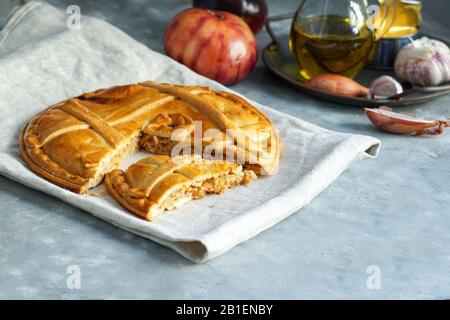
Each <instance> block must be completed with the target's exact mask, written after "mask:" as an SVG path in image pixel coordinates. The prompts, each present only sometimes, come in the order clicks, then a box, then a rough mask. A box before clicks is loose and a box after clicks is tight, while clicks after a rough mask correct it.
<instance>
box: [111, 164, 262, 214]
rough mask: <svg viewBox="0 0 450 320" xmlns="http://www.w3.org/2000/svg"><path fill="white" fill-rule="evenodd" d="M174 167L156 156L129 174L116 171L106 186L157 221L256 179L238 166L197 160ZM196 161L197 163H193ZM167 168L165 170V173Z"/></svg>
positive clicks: (126, 203)
mask: <svg viewBox="0 0 450 320" xmlns="http://www.w3.org/2000/svg"><path fill="white" fill-rule="evenodd" d="M185 159H189V160H184V162H183V163H182V164H175V165H171V162H173V160H172V159H170V158H169V157H167V156H152V157H148V158H145V159H143V160H141V161H139V162H137V163H135V164H133V165H131V166H130V167H129V168H128V169H127V171H126V172H124V171H122V170H114V171H112V172H110V173H108V174H107V175H106V179H105V183H106V186H107V188H108V190H109V192H110V193H111V194H112V195H113V197H114V198H115V199H116V200H117V201H118V202H119V203H120V204H121V205H123V206H124V207H126V208H127V209H128V210H130V211H132V212H134V213H135V214H137V215H138V216H140V217H142V218H144V219H147V220H153V219H154V218H155V217H156V216H158V215H159V214H161V213H162V212H164V211H166V210H174V209H176V208H179V207H181V206H182V205H184V204H185V203H186V202H188V201H190V200H193V199H194V200H195V199H200V198H203V197H204V196H205V195H206V194H208V193H210V194H211V193H214V194H219V193H223V192H225V191H226V190H227V189H229V188H233V187H236V186H238V185H240V184H243V185H248V184H250V183H251V182H252V181H253V180H255V179H256V175H255V173H254V172H253V171H249V170H243V169H242V166H241V165H239V164H234V163H217V162H214V161H208V160H202V159H198V158H197V157H192V158H190V157H189V158H185ZM192 159H195V160H192ZM161 168H163V170H161Z"/></svg>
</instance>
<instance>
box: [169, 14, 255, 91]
mask: <svg viewBox="0 0 450 320" xmlns="http://www.w3.org/2000/svg"><path fill="white" fill-rule="evenodd" d="M164 48H165V51H166V53H167V55H169V56H170V57H172V58H173V59H175V60H177V61H179V62H181V63H183V64H184V65H186V66H188V67H189V68H191V69H192V70H194V71H195V72H197V73H199V74H201V75H203V76H205V77H208V78H210V79H213V80H216V81H219V82H220V83H222V84H225V85H231V84H234V83H236V82H238V81H240V80H242V79H244V78H245V77H247V76H248V75H249V74H250V72H251V71H252V70H253V68H254V66H255V64H256V61H257V59H258V47H257V45H256V39H255V36H254V35H253V32H252V31H251V30H250V28H249V27H248V25H247V24H246V23H245V22H244V21H243V20H242V19H241V18H239V17H238V16H236V15H234V14H232V13H229V12H225V11H212V10H206V9H201V8H191V9H187V10H185V11H183V12H181V13H179V14H178V15H176V16H175V17H174V18H173V19H172V20H171V21H170V22H169V24H168V25H167V28H166V32H165V39H164Z"/></svg>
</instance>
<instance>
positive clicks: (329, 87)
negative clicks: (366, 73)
mask: <svg viewBox="0 0 450 320" xmlns="http://www.w3.org/2000/svg"><path fill="white" fill-rule="evenodd" d="M307 83H308V85H310V86H311V87H313V88H315V89H319V90H323V91H326V92H329V93H332V94H338V95H343V96H348V97H360V96H367V94H368V93H369V89H368V88H366V87H364V86H362V85H360V84H359V83H358V82H356V81H354V80H352V79H350V78H347V77H344V76H340V75H337V74H320V75H317V76H315V77H313V78H312V79H311V80H309V81H308V82H307Z"/></svg>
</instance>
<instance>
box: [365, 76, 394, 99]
mask: <svg viewBox="0 0 450 320" xmlns="http://www.w3.org/2000/svg"><path fill="white" fill-rule="evenodd" d="M400 93H403V87H402V85H401V84H400V83H399V82H398V81H397V80H395V79H394V78H392V77H389V76H382V77H379V78H376V79H375V80H373V81H372V83H371V85H370V88H369V94H368V95H367V96H368V97H369V99H383V98H387V97H390V96H394V95H396V94H400Z"/></svg>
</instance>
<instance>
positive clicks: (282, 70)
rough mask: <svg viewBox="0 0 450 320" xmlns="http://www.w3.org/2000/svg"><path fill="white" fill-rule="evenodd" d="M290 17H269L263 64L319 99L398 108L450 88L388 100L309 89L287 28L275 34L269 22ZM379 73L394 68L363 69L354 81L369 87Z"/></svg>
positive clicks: (434, 89) (433, 96) (425, 99)
mask: <svg viewBox="0 0 450 320" xmlns="http://www.w3.org/2000/svg"><path fill="white" fill-rule="evenodd" d="M293 16H294V14H293V13H289V14H285V15H280V16H275V17H270V18H268V19H267V21H266V30H267V32H268V33H269V35H270V36H271V38H272V42H271V43H270V44H269V45H267V46H266V47H265V48H264V51H263V53H262V58H263V62H264V64H265V65H266V67H267V68H268V69H269V70H270V71H271V72H272V73H274V74H275V75H277V76H278V77H280V78H281V79H284V80H285V81H287V82H289V83H290V84H292V85H293V86H294V87H295V88H296V89H297V90H298V91H300V92H302V93H305V94H308V95H311V96H314V97H317V98H319V99H322V100H326V101H330V102H334V103H339V104H343V105H349V106H356V107H380V106H388V107H400V106H406V105H413V104H419V103H423V102H427V101H429V100H431V99H434V98H437V97H440V96H443V95H446V94H448V93H450V89H449V87H448V86H444V87H442V88H443V89H442V90H439V88H437V87H433V88H432V89H433V90H429V91H428V90H427V88H425V89H421V90H418V91H417V92H414V93H413V94H411V95H408V96H406V97H402V98H400V99H394V100H391V99H389V100H387V99H369V98H364V97H347V96H342V95H336V94H331V93H329V92H326V91H322V90H318V89H315V88H312V87H310V86H308V85H307V84H305V83H304V82H302V80H301V78H300V76H299V74H298V65H297V63H296V62H295V60H294V58H293V57H292V55H291V52H290V50H289V29H287V30H286V28H284V29H283V31H280V32H278V33H279V34H275V32H274V31H273V30H274V29H273V28H272V25H271V24H272V23H273V22H275V21H281V20H287V19H292V18H293ZM382 75H390V76H393V77H395V74H394V72H393V71H378V70H371V69H370V70H369V69H367V68H366V69H363V70H362V71H361V72H360V74H359V75H358V76H357V77H356V78H355V80H356V81H358V82H359V83H361V84H362V85H365V86H370V83H371V81H372V80H373V79H375V78H377V77H380V76H382ZM410 87H411V86H410V85H408V84H404V88H405V89H409V88H410ZM436 89H437V90H436Z"/></svg>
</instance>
